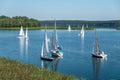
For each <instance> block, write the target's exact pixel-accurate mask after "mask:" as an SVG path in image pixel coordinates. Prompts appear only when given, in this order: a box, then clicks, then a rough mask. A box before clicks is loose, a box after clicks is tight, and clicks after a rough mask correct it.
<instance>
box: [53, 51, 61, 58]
mask: <svg viewBox="0 0 120 80" xmlns="http://www.w3.org/2000/svg"><path fill="white" fill-rule="evenodd" d="M51 53H52V56H53V57H62V56H63V53H62V52H56V51H51Z"/></svg>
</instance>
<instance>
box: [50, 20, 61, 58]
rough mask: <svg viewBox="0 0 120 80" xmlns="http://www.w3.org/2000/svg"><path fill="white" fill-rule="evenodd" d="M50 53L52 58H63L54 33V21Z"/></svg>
mask: <svg viewBox="0 0 120 80" xmlns="http://www.w3.org/2000/svg"><path fill="white" fill-rule="evenodd" d="M51 53H52V56H53V57H62V56H63V52H62V48H61V46H60V43H59V40H58V35H57V31H56V21H55V29H54V32H53V34H52V50H51Z"/></svg>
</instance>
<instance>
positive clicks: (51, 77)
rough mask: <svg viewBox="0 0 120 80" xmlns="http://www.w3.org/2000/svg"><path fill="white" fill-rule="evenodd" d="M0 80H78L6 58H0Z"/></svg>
mask: <svg viewBox="0 0 120 80" xmlns="http://www.w3.org/2000/svg"><path fill="white" fill-rule="evenodd" d="M0 80H78V79H77V78H76V77H75V76H72V75H65V74H62V73H59V72H55V71H51V70H48V69H43V68H39V67H37V66H35V65H32V64H25V63H20V62H17V61H13V60H9V59H6V58H0ZM80 80H82V79H80ZM83 80H84V79H83Z"/></svg>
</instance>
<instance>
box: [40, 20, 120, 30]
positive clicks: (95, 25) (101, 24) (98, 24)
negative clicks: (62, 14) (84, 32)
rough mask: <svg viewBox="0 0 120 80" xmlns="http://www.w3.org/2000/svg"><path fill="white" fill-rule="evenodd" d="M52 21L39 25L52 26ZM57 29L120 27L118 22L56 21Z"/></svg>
mask: <svg viewBox="0 0 120 80" xmlns="http://www.w3.org/2000/svg"><path fill="white" fill-rule="evenodd" d="M54 23H55V21H54V20H46V21H41V25H42V26H44V25H47V26H54ZM56 24H57V26H58V27H67V26H68V25H70V26H71V27H81V26H82V25H84V26H85V27H92V28H118V27H120V20H110V21H82V20H56Z"/></svg>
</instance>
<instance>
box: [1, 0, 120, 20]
mask: <svg viewBox="0 0 120 80" xmlns="http://www.w3.org/2000/svg"><path fill="white" fill-rule="evenodd" d="M1 15H5V16H9V17H13V16H28V17H30V18H35V19H38V20H54V19H56V20H120V0H0V16H1Z"/></svg>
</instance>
